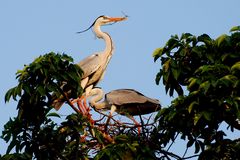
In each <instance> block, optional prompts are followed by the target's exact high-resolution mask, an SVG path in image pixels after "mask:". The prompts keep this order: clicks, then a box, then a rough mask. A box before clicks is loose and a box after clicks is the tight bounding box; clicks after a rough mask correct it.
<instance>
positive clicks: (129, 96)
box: [89, 88, 161, 125]
mask: <svg viewBox="0 0 240 160" xmlns="http://www.w3.org/2000/svg"><path fill="white" fill-rule="evenodd" d="M103 96H104V93H103V90H102V89H100V88H93V89H92V90H91V91H90V93H89V97H92V98H91V99H90V105H91V106H92V107H94V108H95V109H96V110H111V112H110V116H112V114H113V112H115V111H116V112H117V113H119V114H122V115H126V116H127V117H129V118H130V119H131V120H133V121H134V123H135V124H136V125H139V124H138V122H136V120H135V119H134V118H133V116H135V115H144V114H148V113H152V112H156V111H158V110H160V109H161V105H160V103H159V101H158V100H157V99H152V98H149V97H147V96H145V95H143V94H142V93H140V92H138V91H136V90H133V89H117V90H113V91H111V92H109V93H107V94H105V98H104V100H103V101H102V102H100V101H101V100H102V99H103Z"/></svg>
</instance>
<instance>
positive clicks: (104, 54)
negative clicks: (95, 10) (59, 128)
mask: <svg viewBox="0 0 240 160" xmlns="http://www.w3.org/2000/svg"><path fill="white" fill-rule="evenodd" d="M126 19H127V17H126V16H125V17H108V16H99V17H98V18H97V19H96V20H95V21H94V23H93V24H92V25H91V26H90V27H89V28H88V29H86V30H84V31H82V32H85V31H87V30H89V29H90V28H93V31H94V33H95V34H96V37H97V38H101V39H103V40H104V41H105V44H106V46H105V49H104V50H103V51H101V52H97V53H94V54H92V55H90V56H88V57H86V58H85V59H83V60H82V61H80V62H79V63H78V65H79V66H80V67H81V68H82V70H83V72H84V73H83V76H82V79H81V87H82V88H83V89H84V94H83V99H84V100H85V102H86V98H87V96H88V94H89V92H90V91H91V90H92V88H93V87H94V86H96V84H97V83H98V82H99V81H100V80H101V79H102V78H103V76H104V72H105V70H106V68H107V65H108V63H109V61H110V59H111V57H112V54H113V49H114V47H113V42H112V38H111V37H110V35H109V34H108V33H106V32H102V31H101V28H100V27H101V26H103V25H107V24H111V23H115V22H119V21H123V20H126ZM82 32H78V33H82ZM64 101H65V98H64V96H62V97H60V98H58V99H56V100H54V101H53V104H52V106H53V107H54V108H55V109H56V110H59V109H60V107H61V106H62V104H63V103H64Z"/></svg>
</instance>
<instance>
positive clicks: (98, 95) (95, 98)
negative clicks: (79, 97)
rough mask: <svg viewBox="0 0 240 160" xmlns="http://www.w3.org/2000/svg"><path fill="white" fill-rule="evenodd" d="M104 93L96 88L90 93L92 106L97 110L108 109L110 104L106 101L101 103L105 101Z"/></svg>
mask: <svg viewBox="0 0 240 160" xmlns="http://www.w3.org/2000/svg"><path fill="white" fill-rule="evenodd" d="M103 95H104V93H103V91H102V90H101V89H99V88H94V89H92V90H91V92H90V96H91V97H92V98H91V99H90V104H91V106H93V107H95V108H96V109H97V110H100V109H105V108H107V107H108V103H107V102H106V101H103V102H100V101H101V100H102V99H103Z"/></svg>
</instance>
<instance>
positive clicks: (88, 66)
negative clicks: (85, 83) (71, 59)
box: [78, 54, 101, 79]
mask: <svg viewBox="0 0 240 160" xmlns="http://www.w3.org/2000/svg"><path fill="white" fill-rule="evenodd" d="M100 61H101V59H100V57H99V54H93V55H91V56H88V57H86V58H85V59H83V60H82V61H80V62H79V63H78V65H79V66H80V67H81V69H82V70H83V76H82V79H83V78H86V77H88V76H89V75H91V74H93V73H94V72H96V71H97V70H98V69H99V67H100V65H99V64H100V63H99V62H100Z"/></svg>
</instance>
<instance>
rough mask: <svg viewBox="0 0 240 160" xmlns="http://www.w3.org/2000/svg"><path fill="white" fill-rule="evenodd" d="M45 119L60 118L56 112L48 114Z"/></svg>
mask: <svg viewBox="0 0 240 160" xmlns="http://www.w3.org/2000/svg"><path fill="white" fill-rule="evenodd" d="M47 117H58V118H61V116H60V115H59V114H57V113H56V112H51V113H48V114H47Z"/></svg>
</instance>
